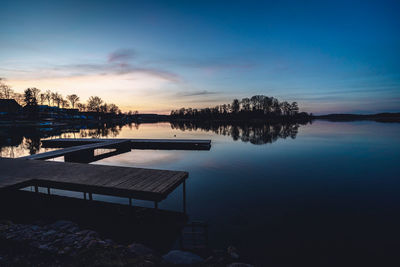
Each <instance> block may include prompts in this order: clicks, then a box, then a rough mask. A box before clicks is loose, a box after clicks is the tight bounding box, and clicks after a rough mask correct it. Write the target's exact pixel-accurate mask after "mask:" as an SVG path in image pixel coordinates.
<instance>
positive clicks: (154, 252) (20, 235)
mask: <svg viewBox="0 0 400 267" xmlns="http://www.w3.org/2000/svg"><path fill="white" fill-rule="evenodd" d="M3 193H4V192H3ZM0 200H1V203H0V211H1V214H2V215H1V220H0V266H251V265H245V264H241V265H239V263H240V262H243V261H246V259H243V258H242V257H241V256H240V253H239V252H238V251H237V250H236V249H235V248H234V247H228V248H224V249H219V250H215V249H206V250H196V251H195V250H185V249H182V248H180V247H177V246H174V243H176V240H177V237H178V239H179V234H180V232H181V231H182V230H183V227H184V225H185V223H186V215H184V214H182V213H178V212H173V211H163V210H159V211H155V210H154V209H148V208H141V207H129V206H127V205H121V204H115V203H105V202H101V201H85V200H82V199H76V198H70V197H62V196H55V195H50V196H49V195H45V194H35V193H31V192H27V191H16V192H13V193H12V194H11V192H10V194H9V193H4V194H2V195H1V197H0Z"/></svg>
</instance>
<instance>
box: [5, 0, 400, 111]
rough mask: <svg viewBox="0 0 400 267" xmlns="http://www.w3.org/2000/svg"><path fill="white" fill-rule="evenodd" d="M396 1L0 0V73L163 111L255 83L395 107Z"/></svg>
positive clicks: (262, 90)
mask: <svg viewBox="0 0 400 267" xmlns="http://www.w3.org/2000/svg"><path fill="white" fill-rule="evenodd" d="M398 14H400V2H398V1H397V3H396V1H331V2H330V1H229V2H227V1H220V2H219V1H207V0H203V1H17V0H14V1H7V0H6V1H2V11H1V12H0V63H1V64H0V77H4V78H6V79H7V82H8V83H9V84H10V85H11V86H12V87H13V89H14V90H16V91H22V90H23V89H25V88H26V87H31V86H36V87H38V88H41V89H43V90H46V89H51V90H55V91H59V92H60V93H62V94H63V95H66V94H70V93H77V94H78V95H80V96H81V99H82V100H83V101H84V100H86V99H87V98H88V97H89V96H90V95H99V96H100V97H102V98H103V99H104V100H106V101H107V102H114V103H116V104H118V105H119V106H121V107H122V109H123V110H130V109H132V110H139V111H142V112H161V113H165V112H168V111H169V110H170V109H174V108H179V107H183V106H185V107H189V106H190V107H205V106H215V105H216V104H220V103H224V102H230V101H231V100H232V99H233V98H235V97H237V98H242V97H247V96H251V95H254V94H265V95H269V96H275V97H277V98H278V99H280V100H288V101H298V102H299V104H300V106H301V107H302V110H304V111H308V112H314V113H317V114H321V113H330V112H357V113H368V112H381V111H400V49H399V47H400V19H399V18H398Z"/></svg>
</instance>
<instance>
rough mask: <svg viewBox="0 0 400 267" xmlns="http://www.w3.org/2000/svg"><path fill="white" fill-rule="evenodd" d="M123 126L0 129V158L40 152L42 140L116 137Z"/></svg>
mask: <svg viewBox="0 0 400 267" xmlns="http://www.w3.org/2000/svg"><path fill="white" fill-rule="evenodd" d="M123 126H124V125H123V124H118V125H117V124H107V125H92V126H86V125H85V126H69V127H68V126H67V127H57V128H36V127H9V128H6V127H4V128H0V156H1V157H12V158H14V157H20V156H23V155H26V154H27V152H28V153H29V154H30V155H32V154H36V153H38V152H39V151H40V148H41V140H42V139H44V138H52V137H55V138H85V137H86V138H100V137H117V136H118V135H119V133H120V132H121V129H122V127H123Z"/></svg>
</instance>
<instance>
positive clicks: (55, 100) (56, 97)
mask: <svg viewBox="0 0 400 267" xmlns="http://www.w3.org/2000/svg"><path fill="white" fill-rule="evenodd" d="M51 100H52V101H53V106H55V104H57V107H60V104H61V100H62V95H60V94H59V93H57V92H56V93H51Z"/></svg>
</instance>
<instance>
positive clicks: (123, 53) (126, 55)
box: [108, 49, 135, 62]
mask: <svg viewBox="0 0 400 267" xmlns="http://www.w3.org/2000/svg"><path fill="white" fill-rule="evenodd" d="M134 57H135V51H134V50H133V49H118V50H116V51H114V52H112V53H110V54H109V55H108V62H127V61H129V60H131V59H132V58H134Z"/></svg>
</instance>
